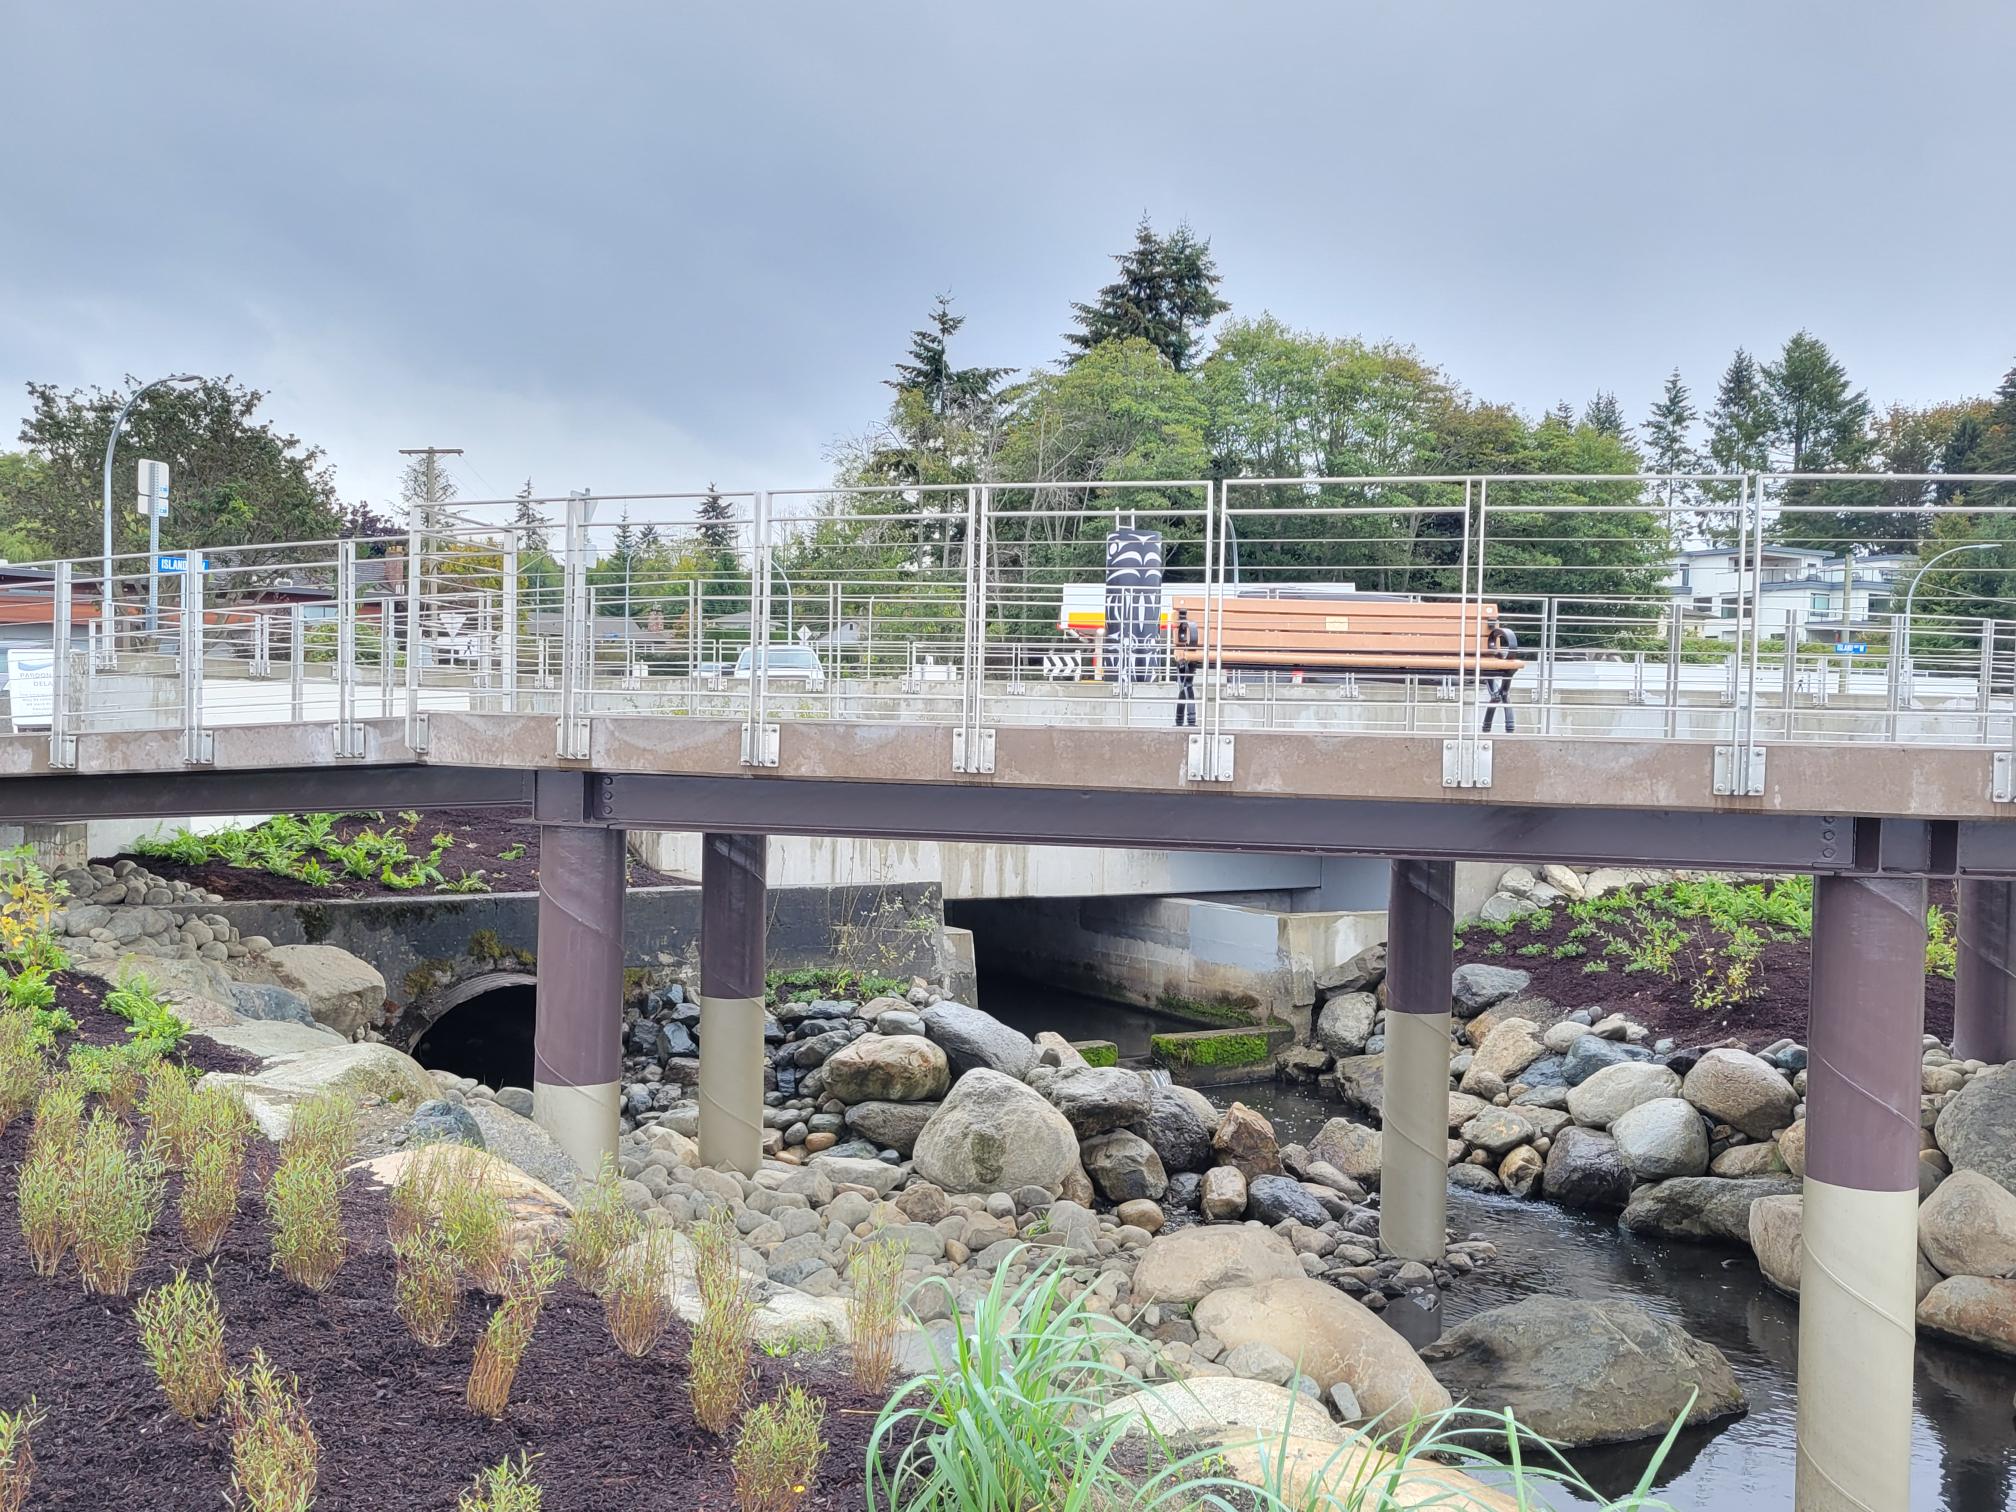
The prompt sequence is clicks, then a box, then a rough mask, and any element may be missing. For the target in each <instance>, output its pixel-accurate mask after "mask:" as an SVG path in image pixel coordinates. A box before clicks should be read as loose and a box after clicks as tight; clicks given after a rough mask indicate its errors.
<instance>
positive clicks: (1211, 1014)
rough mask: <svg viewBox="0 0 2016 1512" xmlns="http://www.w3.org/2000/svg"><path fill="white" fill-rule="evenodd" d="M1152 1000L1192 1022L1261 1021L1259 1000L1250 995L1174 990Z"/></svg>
mask: <svg viewBox="0 0 2016 1512" xmlns="http://www.w3.org/2000/svg"><path fill="white" fill-rule="evenodd" d="M1156 1003H1157V1006H1158V1007H1160V1008H1161V1009H1162V1011H1163V1012H1164V1013H1167V1014H1169V1015H1171V1016H1172V1017H1174V1018H1180V1019H1188V1020H1189V1021H1190V1022H1191V1023H1193V1024H1222V1025H1224V1026H1226V1027H1227V1028H1245V1027H1248V1026H1251V1025H1257V1024H1259V1023H1260V1022H1261V1016H1260V1004H1259V1002H1258V1000H1257V999H1254V998H1193V997H1184V996H1183V995H1182V994H1181V993H1177V992H1165V993H1163V994H1162V996H1161V997H1160V998H1158V999H1157V1000H1156Z"/></svg>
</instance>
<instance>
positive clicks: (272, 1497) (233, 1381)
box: [224, 1349, 320, 1512]
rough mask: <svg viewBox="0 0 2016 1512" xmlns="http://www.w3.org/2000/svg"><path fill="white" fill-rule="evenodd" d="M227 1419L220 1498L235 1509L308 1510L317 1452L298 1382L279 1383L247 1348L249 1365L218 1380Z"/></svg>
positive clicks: (258, 1355) (247, 1511)
mask: <svg viewBox="0 0 2016 1512" xmlns="http://www.w3.org/2000/svg"><path fill="white" fill-rule="evenodd" d="M224 1402H225V1407H226V1411H227V1413H228V1415H229V1418H230V1422H231V1490H230V1492H229V1494H228V1495H227V1496H226V1497H225V1500H226V1501H227V1502H228V1503H229V1504H230V1505H231V1506H233V1507H235V1508H237V1509H239V1512H308V1508H309V1507H311V1506H312V1505H314V1502H315V1479H316V1465H317V1460H318V1458H319V1455H320V1449H319V1446H318V1445H317V1444H316V1442H315V1428H314V1425H313V1424H311V1423H310V1422H309V1421H308V1408H307V1404H306V1403H304V1402H303V1401H302V1400H301V1383H300V1382H299V1381H298V1380H296V1379H294V1378H293V1377H292V1376H290V1377H288V1378H287V1379H286V1380H285V1381H282V1380H281V1378H280V1373H279V1372H278V1371H276V1370H275V1369H274V1368H273V1367H272V1365H271V1364H269V1363H268V1362H267V1359H266V1352H265V1351H264V1350H261V1349H255V1350H253V1351H252V1364H251V1366H250V1367H249V1368H248V1369H246V1370H243V1371H238V1372H236V1373H234V1374H233V1375H231V1376H230V1377H229V1378H228V1379H227V1380H226V1381H225V1384H224Z"/></svg>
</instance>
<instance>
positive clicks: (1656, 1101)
mask: <svg viewBox="0 0 2016 1512" xmlns="http://www.w3.org/2000/svg"><path fill="white" fill-rule="evenodd" d="M1610 1137H1611V1138H1612V1139H1614V1140H1616V1141H1617V1153H1618V1154H1619V1155H1620V1156H1622V1157H1623V1159H1624V1164H1625V1165H1627V1166H1629V1167H1630V1168H1631V1174H1632V1175H1633V1176H1635V1177H1637V1178H1638V1179H1639V1180H1640V1181H1665V1180H1666V1179H1667V1178H1669V1177H1673V1176H1699V1175H1701V1174H1702V1173H1703V1172H1705V1171H1706V1170H1707V1169H1708V1153H1709V1150H1708V1126H1707V1124H1705V1123H1703V1122H1702V1120H1701V1115H1700V1113H1698V1112H1697V1111H1695V1108H1694V1105H1693V1104H1692V1103H1690V1102H1688V1101H1687V1099H1686V1098H1684V1097H1655V1098H1653V1099H1652V1101H1650V1102H1643V1103H1639V1104H1638V1105H1637V1106H1636V1107H1635V1108H1627V1109H1625V1110H1624V1111H1623V1112H1622V1113H1620V1114H1618V1115H1617V1117H1615V1118H1614V1119H1612V1120H1611V1121H1610Z"/></svg>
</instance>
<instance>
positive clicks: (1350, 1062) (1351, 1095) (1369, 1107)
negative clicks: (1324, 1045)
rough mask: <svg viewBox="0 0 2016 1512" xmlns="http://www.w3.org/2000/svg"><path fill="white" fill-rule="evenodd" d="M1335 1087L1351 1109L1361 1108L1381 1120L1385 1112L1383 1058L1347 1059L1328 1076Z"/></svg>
mask: <svg viewBox="0 0 2016 1512" xmlns="http://www.w3.org/2000/svg"><path fill="white" fill-rule="evenodd" d="M1331 1076H1332V1078H1333V1079H1334V1081H1335V1083H1336V1087H1337V1095H1338V1096H1339V1097H1340V1098H1342V1099H1343V1100H1344V1101H1345V1102H1347V1103H1349V1104H1350V1105H1351V1106H1352V1107H1354V1108H1361V1109H1363V1110H1364V1111H1365V1112H1367V1113H1370V1114H1371V1115H1372V1116H1373V1117H1374V1118H1380V1117H1383V1116H1384V1114H1385V1109H1386V1057H1385V1056H1384V1055H1383V1054H1382V1055H1347V1056H1345V1057H1344V1058H1343V1059H1341V1060H1339V1061H1338V1062H1337V1066H1336V1069H1335V1070H1334V1071H1333V1072H1332V1073H1331Z"/></svg>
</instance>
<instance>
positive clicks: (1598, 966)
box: [1582, 961, 1610, 976]
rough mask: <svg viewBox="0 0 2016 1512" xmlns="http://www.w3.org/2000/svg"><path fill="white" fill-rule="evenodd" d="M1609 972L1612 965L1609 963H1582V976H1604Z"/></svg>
mask: <svg viewBox="0 0 2016 1512" xmlns="http://www.w3.org/2000/svg"><path fill="white" fill-rule="evenodd" d="M1609 970H1610V963H1609V962H1608V961H1584V962H1583V963H1582V975H1584V976H1602V975H1604V974H1605V973H1607V972H1608V971H1609Z"/></svg>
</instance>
